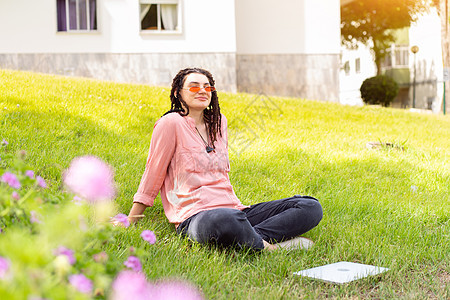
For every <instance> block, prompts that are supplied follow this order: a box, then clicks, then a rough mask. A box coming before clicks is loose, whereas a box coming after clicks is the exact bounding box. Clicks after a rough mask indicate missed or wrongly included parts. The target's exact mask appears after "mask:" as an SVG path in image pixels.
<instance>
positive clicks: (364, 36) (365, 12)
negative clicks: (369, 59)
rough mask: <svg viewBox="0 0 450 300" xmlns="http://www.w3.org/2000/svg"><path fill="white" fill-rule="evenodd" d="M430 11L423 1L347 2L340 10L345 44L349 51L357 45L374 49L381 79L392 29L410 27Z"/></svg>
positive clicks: (390, 41)
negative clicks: (382, 63)
mask: <svg viewBox="0 0 450 300" xmlns="http://www.w3.org/2000/svg"><path fill="white" fill-rule="evenodd" d="M435 1H439V0H435ZM441 1H448V0H441ZM428 7H429V4H428V2H427V1H423V0H355V1H344V4H343V5H342V6H341V35H342V43H343V45H344V46H346V47H347V48H350V49H355V48H357V43H358V42H360V43H362V44H364V45H366V46H369V47H371V50H372V53H373V55H374V59H375V64H376V66H377V75H380V74H381V68H380V66H381V62H382V61H383V59H384V57H385V56H386V51H385V50H386V49H387V48H389V47H390V45H391V44H392V43H393V42H394V36H393V33H392V29H400V28H403V27H407V26H409V25H410V24H411V22H413V21H415V20H416V18H417V16H418V14H419V13H421V12H425V11H426V10H427V8H428ZM390 29H391V30H390Z"/></svg>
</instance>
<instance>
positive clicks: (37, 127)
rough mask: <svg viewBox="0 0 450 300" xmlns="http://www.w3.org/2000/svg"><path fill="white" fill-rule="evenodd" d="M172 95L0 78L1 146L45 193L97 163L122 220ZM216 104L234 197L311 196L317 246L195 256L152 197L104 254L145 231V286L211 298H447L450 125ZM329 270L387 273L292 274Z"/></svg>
mask: <svg viewBox="0 0 450 300" xmlns="http://www.w3.org/2000/svg"><path fill="white" fill-rule="evenodd" d="M217 88H218V90H220V85H218V86H217ZM169 92H170V90H169V89H168V88H157V87H149V86H144V85H129V84H116V83H108V82H100V81H93V80H85V79H74V78H64V77H57V76H49V75H40V74H32V73H25V72H12V71H5V70H3V71H1V70H0V141H1V140H2V139H5V140H7V141H8V142H9V143H10V145H9V146H10V147H11V149H12V150H13V151H19V150H25V151H26V152H27V154H28V155H27V163H28V164H30V165H32V166H35V170H36V172H37V173H38V174H39V175H40V176H42V177H44V178H45V179H46V180H47V183H48V185H49V188H50V190H51V191H53V192H54V193H59V192H60V189H61V180H62V178H61V176H62V175H61V174H62V172H63V170H64V169H66V168H67V167H68V165H69V163H70V161H71V160H72V159H73V158H74V157H77V156H80V155H86V154H91V155H96V156H98V157H100V158H101V159H103V160H104V161H106V162H108V163H109V164H110V165H112V166H113V167H114V169H115V172H116V173H115V174H116V176H115V180H116V182H117V186H118V195H117V198H116V199H115V201H116V208H117V211H118V212H124V213H128V210H129V209H130V207H131V204H132V197H133V195H134V193H135V192H136V190H137V187H138V185H139V181H140V178H141V175H142V172H143V169H144V165H145V160H146V157H147V151H148V147H149V144H150V138H151V133H152V129H153V125H154V122H155V121H156V120H157V119H158V118H159V117H160V116H161V115H162V114H163V113H164V112H166V111H167V110H168V108H169V107H170V105H169V100H168V99H169ZM219 101H220V103H221V109H222V113H224V114H225V116H226V117H227V119H228V123H229V139H230V159H231V172H230V178H231V182H232V184H233V187H234V189H235V192H236V194H237V196H238V197H239V198H240V200H241V201H242V202H243V203H244V204H253V203H257V202H261V201H268V200H275V199H279V198H284V197H289V196H292V195H293V194H303V195H311V196H314V197H316V198H318V199H319V200H320V202H321V204H322V206H323V209H324V218H323V220H322V222H321V223H320V224H319V226H318V227H317V228H315V229H314V230H312V231H311V232H308V233H307V234H306V235H305V236H307V237H309V238H312V239H313V240H314V241H315V242H316V245H315V246H314V247H313V248H312V249H311V250H309V251H302V250H298V251H290V252H285V251H278V252H273V253H261V254H259V255H249V254H246V253H238V252H234V251H232V250H227V251H223V250H219V249H215V248H209V247H201V246H199V245H197V244H192V243H190V242H188V241H186V240H183V239H180V238H179V237H178V236H177V235H176V233H175V231H174V227H173V226H172V225H171V224H169V223H168V222H167V220H166V219H165V216H164V211H163V209H162V205H161V202H160V201H159V196H158V199H157V201H155V203H156V204H155V206H154V207H152V208H149V209H147V211H146V218H145V219H144V220H143V221H142V222H140V223H139V224H138V225H136V226H135V227H130V228H128V229H123V232H122V233H121V234H120V238H119V240H118V241H117V243H116V244H114V245H107V246H105V251H106V252H108V253H111V254H115V256H119V257H120V255H121V253H123V252H124V251H125V250H124V249H128V248H129V247H130V246H132V245H133V244H135V243H139V242H140V241H139V233H140V232H141V231H142V229H150V230H153V231H154V232H155V233H156V235H157V238H158V242H157V243H156V244H155V246H154V247H151V248H149V250H148V251H150V253H149V256H148V258H147V259H146V260H145V261H143V268H144V270H145V273H146V275H147V277H148V278H150V279H157V278H166V277H177V278H183V279H186V280H188V281H190V282H192V283H193V284H194V285H196V286H197V287H198V288H199V289H200V290H201V291H202V292H203V293H204V295H205V296H206V297H207V298H209V299H291V298H292V299H293V298H305V299H315V298H373V299H392V298H394V299H424V298H431V299H433V298H435V299H449V298H450V222H449V216H450V117H449V116H442V115H428V114H418V113H411V112H408V111H404V110H397V109H390V108H381V107H369V106H365V107H349V106H342V105H339V104H334V103H328V102H317V101H310V100H304V99H295V98H280V97H270V98H268V97H267V96H257V95H250V94H230V93H219ZM368 142H380V143H381V144H382V145H381V146H380V147H379V148H377V149H368V148H367V147H366V144H367V143H368ZM387 143H390V144H389V145H386V144H387ZM338 261H350V262H358V263H364V264H373V265H377V266H382V267H387V268H390V271H389V272H387V273H384V274H382V275H380V276H376V277H369V278H365V279H362V280H359V281H355V282H352V283H349V284H345V285H334V284H328V283H322V282H318V281H313V280H309V279H305V278H301V277H298V276H295V275H293V272H296V271H299V270H303V269H307V268H312V267H317V266H320V265H324V264H328V263H334V262H338Z"/></svg>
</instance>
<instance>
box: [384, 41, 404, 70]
mask: <svg viewBox="0 0 450 300" xmlns="http://www.w3.org/2000/svg"><path fill="white" fill-rule="evenodd" d="M383 67H385V68H389V67H391V68H408V67H409V47H408V46H403V45H400V46H399V45H392V46H391V47H390V48H388V49H387V50H386V57H385V61H384V63H383Z"/></svg>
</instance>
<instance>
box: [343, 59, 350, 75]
mask: <svg viewBox="0 0 450 300" xmlns="http://www.w3.org/2000/svg"><path fill="white" fill-rule="evenodd" d="M343 69H344V72H345V75H347V76H348V75H350V62H349V61H348V60H347V61H346V62H345V63H344V67H343Z"/></svg>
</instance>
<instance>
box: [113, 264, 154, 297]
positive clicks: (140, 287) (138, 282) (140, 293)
mask: <svg viewBox="0 0 450 300" xmlns="http://www.w3.org/2000/svg"><path fill="white" fill-rule="evenodd" d="M111 287H112V297H111V300H128V299H133V300H147V299H153V297H152V294H154V292H153V293H152V287H151V286H150V285H149V283H148V282H147V280H146V278H145V276H144V274H142V273H137V272H133V271H129V270H126V271H121V272H120V273H119V274H118V275H117V277H116V279H114V282H113V283H112V285H111Z"/></svg>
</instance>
